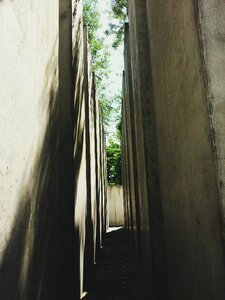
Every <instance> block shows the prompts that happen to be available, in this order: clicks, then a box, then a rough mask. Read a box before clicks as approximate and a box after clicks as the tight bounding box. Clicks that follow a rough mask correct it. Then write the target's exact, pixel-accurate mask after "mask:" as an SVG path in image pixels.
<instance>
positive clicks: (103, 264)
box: [84, 229, 148, 300]
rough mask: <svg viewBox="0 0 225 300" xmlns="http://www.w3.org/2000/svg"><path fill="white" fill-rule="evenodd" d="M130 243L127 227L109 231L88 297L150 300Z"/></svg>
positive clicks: (88, 299)
mask: <svg viewBox="0 0 225 300" xmlns="http://www.w3.org/2000/svg"><path fill="white" fill-rule="evenodd" d="M129 245H130V243H129V238H128V235H127V233H126V232H125V231H124V230H123V229H120V230H117V231H112V232H110V233H108V234H107V237H106V239H105V244H104V248H102V249H101V251H100V255H99V256H100V257H99V259H98V263H97V264H96V265H95V266H94V270H93V272H92V276H91V283H90V287H89V292H88V294H87V296H86V297H85V298H84V299H85V300H103V299H104V300H148V297H147V295H146V294H145V292H144V289H143V285H142V280H141V275H140V272H139V270H138V268H137V265H136V263H135V258H134V255H133V254H132V251H131V249H130V246H129Z"/></svg>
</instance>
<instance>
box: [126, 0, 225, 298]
mask: <svg viewBox="0 0 225 300" xmlns="http://www.w3.org/2000/svg"><path fill="white" fill-rule="evenodd" d="M223 20H224V4H223V1H213V2H212V1H196V2H193V1H180V2H179V3H178V2H177V1H169V0H168V1H164V2H162V1H154V0H147V1H135V0H133V1H129V22H130V33H129V38H130V43H129V45H130V51H131V74H132V86H133V97H134V99H135V101H134V115H135V118H134V120H135V126H136V127H135V128H136V132H137V133H136V145H137V170H138V174H140V176H141V180H139V181H138V188H139V203H140V212H138V214H139V215H140V221H141V237H142V240H144V242H142V248H143V250H142V259H143V262H144V264H143V270H144V277H145V278H146V282H148V287H149V288H150V291H149V292H150V299H187V300H189V299H196V300H197V299H198V300H199V299H215V300H217V299H221V300H222V299H224V298H225V261H224V241H223V239H222V233H223V231H224V230H222V223H223V222H224V204H223V203H224V201H223V158H222V157H223V155H222V153H223V144H224V142H223V127H224V122H223V118H222V114H223V94H224V93H223V83H222V82H223V77H224V76H223V71H224V69H225V68H224V55H223V54H224V51H223V50H224V49H223V48H224V47H223V46H224V43H223V36H224V26H223V25H222V24H223ZM126 73H128V75H126V76H128V78H129V76H130V75H129V73H130V71H129V69H128V68H127V67H126V70H125V74H126ZM125 88H126V89H129V86H128V85H126V87H125ZM125 101H126V102H125V104H124V105H123V109H126V105H127V101H128V100H127V99H126V98H125ZM124 107H125V108H124ZM123 124H125V125H127V126H129V120H128V121H127V119H126V120H125V121H124V122H123ZM127 138H128V137H127V134H125V133H124V140H123V147H124V151H127V150H126V149H127V148H128V147H129V146H128V145H129V141H128V140H127ZM125 153H126V152H125ZM126 159H127V158H124V166H125V171H124V172H125V174H128V175H129V173H130V167H129V166H127V161H126ZM128 175H127V176H126V181H125V184H126V186H127V187H128V188H129V180H130V179H129V178H130V177H129V176H128ZM138 177H139V176H138ZM127 187H126V188H127ZM127 201H129V199H127ZM160 244H161V245H162V247H159V245H160ZM157 249H158V251H159V252H158V253H157ZM160 256H161V258H163V260H160ZM159 268H160V269H161V272H160V274H158V273H157V271H158V270H159ZM160 276H163V277H161V279H163V280H160ZM163 282H164V284H163ZM166 287H168V289H167V288H166ZM160 290H161V291H162V290H163V292H164V295H163V294H162V293H161V292H160Z"/></svg>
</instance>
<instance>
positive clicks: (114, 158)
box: [106, 139, 122, 185]
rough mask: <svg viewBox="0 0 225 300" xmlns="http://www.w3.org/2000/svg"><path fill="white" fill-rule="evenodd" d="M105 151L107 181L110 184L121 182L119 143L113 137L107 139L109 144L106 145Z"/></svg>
mask: <svg viewBox="0 0 225 300" xmlns="http://www.w3.org/2000/svg"><path fill="white" fill-rule="evenodd" d="M106 151H107V170H108V183H109V184H111V185H114V184H122V171H121V165H122V158H121V145H120V143H118V142H115V141H114V140H113V139H110V140H109V145H108V146H107V147H106Z"/></svg>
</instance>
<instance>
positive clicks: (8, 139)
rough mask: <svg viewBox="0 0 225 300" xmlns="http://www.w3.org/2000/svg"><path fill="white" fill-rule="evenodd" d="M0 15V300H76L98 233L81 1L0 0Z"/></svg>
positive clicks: (95, 132)
mask: <svg viewBox="0 0 225 300" xmlns="http://www.w3.org/2000/svg"><path fill="white" fill-rule="evenodd" d="M0 16H1V28H0V44H1V47H0V57H1V60H0V110H1V112H0V131H1V137H0V190H1V192H0V298H1V299H4V300H6V299H7V300H14V299H21V300H30V299H42V300H44V299H56V300H57V299H64V298H66V299H68V300H69V299H79V298H80V294H81V293H82V292H83V289H84V281H85V280H84V278H86V277H87V275H88V274H87V271H86V270H85V263H86V262H85V260H88V259H89V262H90V264H92V265H93V264H94V256H95V255H96V251H97V250H96V249H97V248H99V247H100V245H101V244H102V236H103V234H104V232H105V228H104V226H105V225H106V223H105V216H104V213H105V207H106V204H105V203H106V188H105V186H104V185H105V179H104V178H105V166H106V163H105V155H104V143H105V142H104V136H103V129H102V121H101V116H100V113H99V107H98V106H99V104H98V101H97V99H96V98H95V87H94V80H93V76H92V72H91V65H90V63H91V58H90V53H86V54H85V48H84V44H85V43H86V40H85V37H84V33H83V24H82V1H73V2H71V1H70V0H63V1H59V3H58V2H57V3H55V2H54V1H52V0H47V1H44V2H43V3H42V2H40V1H36V0H34V1H32V3H31V2H29V3H28V2H27V1H23V0H22V1H16V2H15V1H9V0H4V1H0ZM72 16H73V17H72ZM84 42H85V43H84ZM86 44H87V43H86ZM85 61H88V63H89V72H88V74H86V77H85V70H84V64H85ZM84 80H86V86H85V85H84ZM87 90H88V91H89V98H88V101H89V102H88V103H87V109H86V110H85V95H86V93H87ZM89 118H90V124H89V128H87V122H86V120H87V119H89ZM87 133H88V134H87ZM89 136H90V140H91V144H90V147H88V146H87V143H88V138H89ZM87 151H90V156H89V158H88V157H87ZM88 174H90V176H91V182H90V180H89V179H88V176H87V175H88ZM93 174H94V175H96V176H93ZM88 180H89V181H88ZM88 196H90V198H89V197H88ZM88 203H90V204H91V205H89V206H88ZM88 216H90V218H89V221H91V224H90V223H88V222H87V220H88ZM90 226H91V228H92V229H91V230H92V231H93V233H94V234H93V235H90V234H89V232H88V230H87V228H90ZM88 240H89V244H88V242H87V241H88ZM90 245H91V248H92V249H93V250H92V253H88V256H85V251H86V250H85V249H87V248H89V246H90Z"/></svg>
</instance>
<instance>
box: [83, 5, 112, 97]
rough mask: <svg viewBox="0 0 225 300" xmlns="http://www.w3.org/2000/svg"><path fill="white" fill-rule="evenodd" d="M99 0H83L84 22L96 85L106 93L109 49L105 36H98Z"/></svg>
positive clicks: (101, 91) (100, 91) (100, 90)
mask: <svg viewBox="0 0 225 300" xmlns="http://www.w3.org/2000/svg"><path fill="white" fill-rule="evenodd" d="M97 5H98V0H84V1H83V22H84V25H86V26H87V28H88V40H89V44H90V48H91V54H92V68H93V72H95V75H96V85H97V89H98V92H99V93H100V94H102V93H104V83H103V78H104V79H107V78H108V76H109V50H108V48H107V47H106V45H105V43H104V38H101V37H99V36H98V34H97V32H98V29H99V28H100V25H101V24H100V15H99V11H98V6H97Z"/></svg>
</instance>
